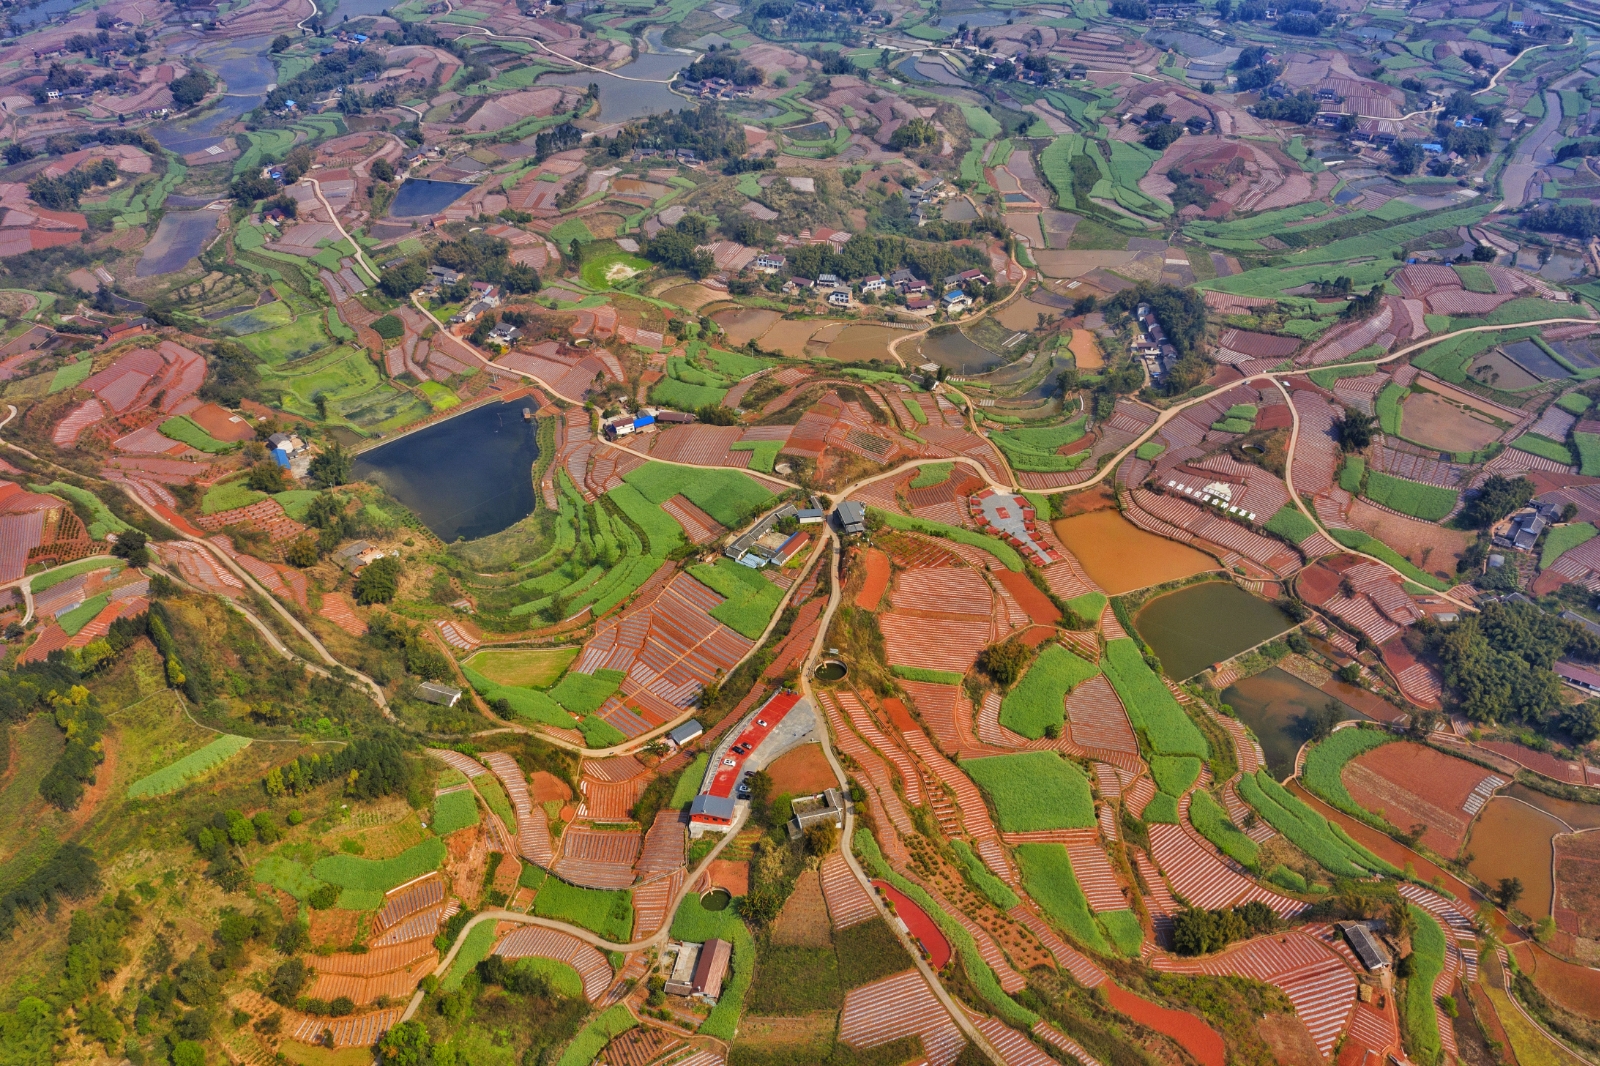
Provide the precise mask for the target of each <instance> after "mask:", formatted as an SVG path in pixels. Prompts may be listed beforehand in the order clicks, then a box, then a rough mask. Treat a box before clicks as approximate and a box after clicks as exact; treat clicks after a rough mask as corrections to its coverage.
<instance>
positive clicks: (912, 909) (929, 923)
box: [872, 880, 1221, 1066]
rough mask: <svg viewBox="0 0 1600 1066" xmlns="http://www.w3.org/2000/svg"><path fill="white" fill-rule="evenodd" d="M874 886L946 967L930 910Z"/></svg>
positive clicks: (933, 960) (946, 944)
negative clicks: (930, 916) (929, 913)
mask: <svg viewBox="0 0 1600 1066" xmlns="http://www.w3.org/2000/svg"><path fill="white" fill-rule="evenodd" d="M872 886H873V887H874V888H876V889H877V890H878V891H879V892H882V893H883V894H884V895H885V896H887V897H888V898H889V901H890V902H892V903H893V904H894V913H895V915H896V916H897V917H898V918H899V919H900V920H901V921H902V922H905V923H906V928H907V929H908V930H910V932H911V935H912V936H914V937H916V938H917V942H918V943H919V944H921V945H922V950H923V951H925V952H927V954H928V965H929V966H932V967H933V968H934V969H935V970H942V969H944V964H945V963H947V962H949V961H950V941H948V940H946V939H945V938H944V934H943V933H942V932H940V931H939V927H938V926H937V925H935V924H934V923H933V919H932V918H929V917H928V912H927V911H924V910H923V909H922V908H921V907H919V906H917V904H916V903H915V902H914V901H913V900H912V899H910V898H909V897H908V896H906V894H905V893H903V892H901V891H900V890H899V889H898V888H895V887H894V886H893V885H891V884H890V883H889V882H887V881H876V880H875V881H873V882H872ZM1208 1066H1209V1064H1208ZM1218 1066H1221V1063H1218Z"/></svg>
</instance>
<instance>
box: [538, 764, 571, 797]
mask: <svg viewBox="0 0 1600 1066" xmlns="http://www.w3.org/2000/svg"><path fill="white" fill-rule="evenodd" d="M528 794H529V795H530V796H531V797H532V798H533V802H535V803H552V802H557V803H565V802H566V801H567V800H569V799H571V798H572V788H571V786H570V785H568V784H567V783H566V782H565V781H563V780H561V778H559V777H557V776H556V775H555V774H552V773H551V772H550V771H548V770H535V771H534V772H533V773H531V774H529V775H528Z"/></svg>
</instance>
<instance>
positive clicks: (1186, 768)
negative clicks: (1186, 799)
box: [1150, 755, 1200, 797]
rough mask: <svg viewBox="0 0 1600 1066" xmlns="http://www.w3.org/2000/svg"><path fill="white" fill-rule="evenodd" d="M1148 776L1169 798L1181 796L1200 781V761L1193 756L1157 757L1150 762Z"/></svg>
mask: <svg viewBox="0 0 1600 1066" xmlns="http://www.w3.org/2000/svg"><path fill="white" fill-rule="evenodd" d="M1150 776H1151V777H1152V778H1154V780H1155V783H1156V787H1157V788H1158V789H1160V790H1161V791H1162V792H1165V793H1166V794H1167V795H1169V796H1174V797H1176V796H1181V795H1183V794H1184V793H1185V792H1187V791H1189V788H1190V787H1191V786H1192V785H1193V784H1194V783H1195V782H1196V781H1198V780H1199V779H1200V760H1199V759H1197V758H1195V757H1194V756H1193V755H1157V756H1155V757H1154V758H1152V759H1151V760H1150Z"/></svg>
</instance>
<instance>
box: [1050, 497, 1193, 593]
mask: <svg viewBox="0 0 1600 1066" xmlns="http://www.w3.org/2000/svg"><path fill="white" fill-rule="evenodd" d="M1055 531H1056V536H1058V537H1060V538H1061V543H1062V544H1064V545H1066V547H1067V550H1068V551H1070V552H1071V553H1072V554H1073V555H1076V556H1077V557H1078V561H1079V562H1081V563H1083V568H1084V570H1085V571H1086V572H1087V573H1088V575H1089V576H1090V577H1091V578H1093V579H1094V582H1095V584H1097V585H1099V586H1100V587H1101V588H1103V589H1105V590H1106V591H1107V592H1108V593H1110V594H1111V595H1113V596H1119V595H1121V594H1122V593H1124V592H1132V591H1133V590H1134V589H1142V588H1148V587H1149V586H1151V585H1159V584H1161V583H1162V582H1164V581H1176V580H1177V579H1179V578H1181V577H1188V576H1190V575H1191V574H1199V573H1204V572H1205V571H1207V570H1215V569H1217V568H1218V567H1217V561H1216V560H1215V559H1213V558H1211V556H1209V555H1206V554H1205V553H1204V552H1200V551H1196V550H1195V549H1194V548H1191V547H1189V546H1188V545H1187V544H1179V543H1178V542H1176V541H1171V540H1167V539H1166V538H1164V537H1158V536H1156V535H1155V534H1154V533H1146V532H1145V531H1144V530H1142V529H1140V528H1139V527H1138V526H1136V525H1134V524H1133V523H1132V522H1130V521H1128V520H1127V519H1126V518H1123V517H1122V514H1121V513H1120V512H1118V511H1114V510H1106V511H1090V512H1089V513H1088V514H1080V515H1073V516H1072V517H1071V518H1063V519H1061V520H1060V521H1059V522H1056V523H1055Z"/></svg>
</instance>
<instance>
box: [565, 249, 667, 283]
mask: <svg viewBox="0 0 1600 1066" xmlns="http://www.w3.org/2000/svg"><path fill="white" fill-rule="evenodd" d="M650 267H651V263H650V261H649V260H647V259H640V258H639V257H638V256H636V255H630V254H629V253H627V252H622V251H617V252H607V253H606V254H605V255H597V256H595V257H594V258H593V259H589V258H587V257H585V259H584V263H583V271H582V274H583V283H584V284H585V285H587V286H589V288H591V289H598V290H601V291H604V290H606V289H610V288H614V287H615V286H617V285H622V284H625V283H626V282H627V281H628V280H629V279H630V278H632V277H633V276H634V275H636V274H642V273H644V272H645V271H647V270H649V269H650ZM612 275H615V276H616V280H615V281H613V280H612Z"/></svg>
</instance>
